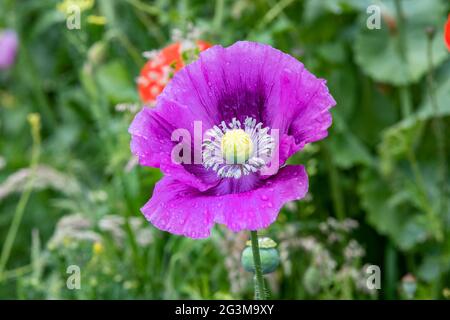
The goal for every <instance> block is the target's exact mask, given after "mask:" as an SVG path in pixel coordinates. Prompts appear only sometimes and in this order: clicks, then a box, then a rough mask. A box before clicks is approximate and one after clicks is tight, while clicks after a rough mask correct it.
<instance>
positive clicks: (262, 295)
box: [250, 231, 267, 300]
mask: <svg viewBox="0 0 450 320" xmlns="http://www.w3.org/2000/svg"><path fill="white" fill-rule="evenodd" d="M250 238H251V242H252V253H253V263H254V265H255V299H256V300H266V298H267V291H266V287H265V284H264V278H263V274H262V268H261V257H260V255H259V242H258V231H250Z"/></svg>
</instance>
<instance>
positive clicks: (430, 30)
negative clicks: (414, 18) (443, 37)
mask: <svg viewBox="0 0 450 320" xmlns="http://www.w3.org/2000/svg"><path fill="white" fill-rule="evenodd" d="M425 33H426V34H427V36H428V38H429V39H433V38H434V35H435V34H436V28H435V27H433V26H428V27H426V28H425Z"/></svg>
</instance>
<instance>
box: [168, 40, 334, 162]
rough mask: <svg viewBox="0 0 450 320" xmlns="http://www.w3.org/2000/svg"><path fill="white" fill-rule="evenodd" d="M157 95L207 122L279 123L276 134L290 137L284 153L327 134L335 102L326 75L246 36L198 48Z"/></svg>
mask: <svg viewBox="0 0 450 320" xmlns="http://www.w3.org/2000/svg"><path fill="white" fill-rule="evenodd" d="M161 97H163V98H164V99H168V100H171V101H176V102H178V103H179V104H181V105H185V106H187V108H188V109H189V112H191V113H192V114H193V116H194V117H197V118H200V117H202V118H204V119H208V121H207V123H212V124H216V125H217V124H220V122H221V121H226V122H228V121H230V120H231V119H232V118H233V117H235V118H237V119H239V120H240V121H243V120H244V119H245V118H246V117H253V118H255V119H256V120H257V121H261V122H263V125H264V126H269V127H270V128H271V129H279V130H280V132H279V133H280V137H282V136H283V135H284V134H287V135H290V136H293V137H294V144H293V148H292V150H291V152H289V155H288V156H290V155H292V154H293V153H295V152H296V151H298V150H300V149H301V148H303V147H304V145H305V144H307V143H310V142H313V141H317V140H320V139H322V138H324V137H325V136H326V134H327V129H328V127H329V126H330V125H331V115H330V113H329V111H328V110H329V109H330V108H331V107H332V106H334V105H335V104H336V102H335V101H334V99H333V97H332V96H331V95H330V94H329V92H328V88H327V86H326V83H325V80H323V79H318V78H316V77H315V76H314V75H313V74H311V73H310V72H309V71H308V70H306V69H305V67H304V65H303V64H302V63H301V62H299V61H298V60H297V59H295V58H293V57H292V56H290V55H288V54H285V53H283V52H281V51H279V50H277V49H274V48H272V47H271V46H268V45H265V44H260V43H255V42H248V41H239V42H236V43H235V44H233V45H232V46H230V47H227V48H223V47H221V46H214V47H212V48H210V49H208V50H206V51H204V52H202V53H201V54H200V58H199V60H197V61H196V62H194V63H192V64H190V65H188V66H186V67H185V68H184V69H182V70H181V71H180V72H178V73H177V74H176V75H175V77H174V78H173V80H172V81H171V82H170V83H169V85H168V86H167V87H166V89H165V90H164V91H163V93H162V94H161ZM159 103H161V102H159ZM206 129H207V128H206Z"/></svg>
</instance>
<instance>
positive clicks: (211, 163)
mask: <svg viewBox="0 0 450 320" xmlns="http://www.w3.org/2000/svg"><path fill="white" fill-rule="evenodd" d="M268 131H269V128H263V127H262V123H258V124H256V120H255V119H253V118H250V117H247V118H246V119H245V121H244V125H243V126H241V123H240V121H239V120H237V119H236V118H233V119H232V121H231V123H229V124H228V125H227V124H226V123H225V122H224V121H222V123H221V124H220V127H219V126H214V127H213V128H211V129H209V130H208V131H206V133H205V139H204V140H203V166H204V167H205V168H207V169H212V170H214V171H215V172H216V173H217V175H218V176H220V177H223V178H235V179H239V178H240V177H242V176H245V175H248V174H250V173H252V172H257V171H258V170H259V169H261V168H262V167H264V166H265V165H266V164H267V163H268V162H269V161H270V158H271V156H272V152H273V149H274V147H275V143H274V140H273V138H272V137H271V136H270V135H269V134H268Z"/></svg>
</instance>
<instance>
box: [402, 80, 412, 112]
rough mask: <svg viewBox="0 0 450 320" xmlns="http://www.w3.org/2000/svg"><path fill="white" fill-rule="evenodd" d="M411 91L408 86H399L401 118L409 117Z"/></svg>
mask: <svg viewBox="0 0 450 320" xmlns="http://www.w3.org/2000/svg"><path fill="white" fill-rule="evenodd" d="M411 104H412V103H411V92H410V90H409V87H408V86H401V87H400V106H401V109H402V118H403V119H405V118H407V117H409V116H410V115H411V113H412V106H411Z"/></svg>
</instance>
